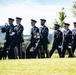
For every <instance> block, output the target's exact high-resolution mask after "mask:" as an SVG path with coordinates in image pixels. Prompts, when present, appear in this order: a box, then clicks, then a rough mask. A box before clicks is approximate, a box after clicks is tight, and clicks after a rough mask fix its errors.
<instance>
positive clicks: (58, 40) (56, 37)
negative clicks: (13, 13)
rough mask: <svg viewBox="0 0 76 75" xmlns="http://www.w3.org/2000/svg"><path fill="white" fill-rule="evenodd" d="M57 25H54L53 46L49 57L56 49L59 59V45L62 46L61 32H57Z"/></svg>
mask: <svg viewBox="0 0 76 75" xmlns="http://www.w3.org/2000/svg"><path fill="white" fill-rule="evenodd" d="M59 27H60V26H59V25H58V24H55V31H54V37H53V44H52V48H51V50H50V57H51V56H52V54H53V53H54V51H55V50H56V49H57V51H58V53H59V57H60V56H61V45H62V37H63V36H62V32H61V31H60V30H59Z"/></svg>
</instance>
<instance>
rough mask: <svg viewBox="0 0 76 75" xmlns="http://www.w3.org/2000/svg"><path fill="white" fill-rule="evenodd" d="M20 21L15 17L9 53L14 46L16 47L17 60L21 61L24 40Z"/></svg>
mask: <svg viewBox="0 0 76 75" xmlns="http://www.w3.org/2000/svg"><path fill="white" fill-rule="evenodd" d="M21 20H22V18H20V17H16V23H17V25H16V26H15V27H14V32H13V33H12V35H14V36H15V37H14V39H13V41H12V44H11V45H10V50H11V51H12V50H13V48H14V47H15V46H17V48H18V56H19V59H22V42H24V39H23V30H24V27H23V25H21Z"/></svg>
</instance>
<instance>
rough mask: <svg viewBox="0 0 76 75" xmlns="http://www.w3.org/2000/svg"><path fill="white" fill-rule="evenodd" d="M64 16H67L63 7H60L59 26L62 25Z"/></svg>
mask: <svg viewBox="0 0 76 75" xmlns="http://www.w3.org/2000/svg"><path fill="white" fill-rule="evenodd" d="M66 17H67V16H66V14H65V11H64V8H62V9H61V11H60V12H59V21H60V22H59V23H60V26H61V27H63V23H64V20H65V18H66Z"/></svg>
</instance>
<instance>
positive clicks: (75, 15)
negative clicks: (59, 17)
mask: <svg viewBox="0 0 76 75" xmlns="http://www.w3.org/2000/svg"><path fill="white" fill-rule="evenodd" d="M72 13H73V16H74V17H76V1H75V2H74V3H73V6H72Z"/></svg>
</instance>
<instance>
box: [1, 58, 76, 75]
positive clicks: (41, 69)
mask: <svg viewBox="0 0 76 75" xmlns="http://www.w3.org/2000/svg"><path fill="white" fill-rule="evenodd" d="M0 75H76V58H49V59H24V60H19V59H18V60H1V61H0Z"/></svg>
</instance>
